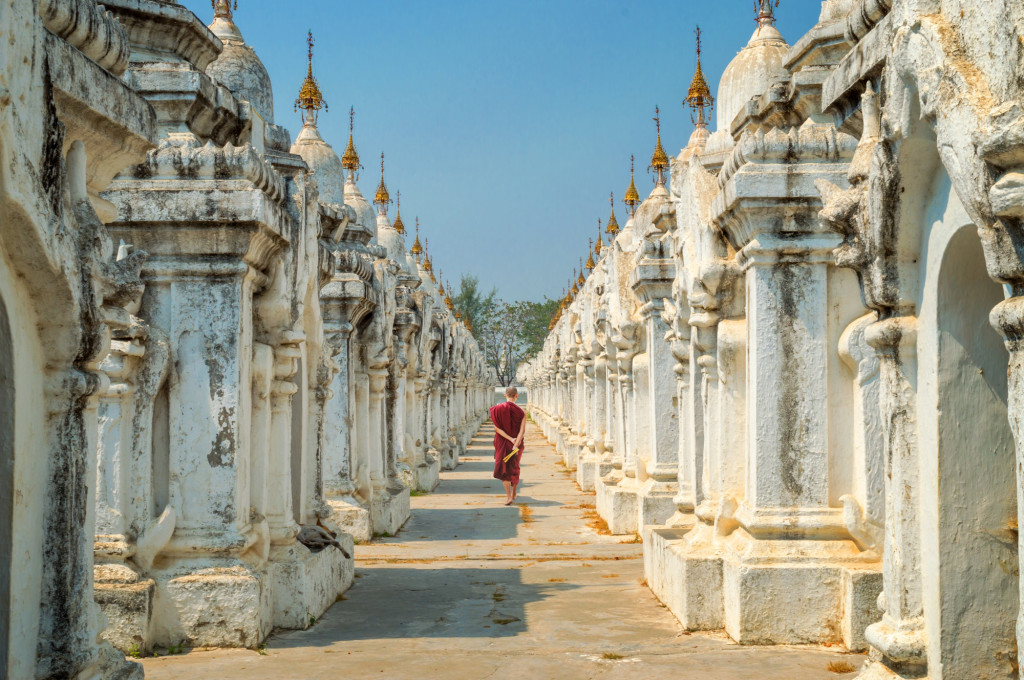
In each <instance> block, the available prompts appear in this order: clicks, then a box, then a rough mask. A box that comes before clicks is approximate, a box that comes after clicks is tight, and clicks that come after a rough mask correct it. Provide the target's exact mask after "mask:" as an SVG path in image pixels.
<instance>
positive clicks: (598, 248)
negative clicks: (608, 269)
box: [594, 209, 619, 259]
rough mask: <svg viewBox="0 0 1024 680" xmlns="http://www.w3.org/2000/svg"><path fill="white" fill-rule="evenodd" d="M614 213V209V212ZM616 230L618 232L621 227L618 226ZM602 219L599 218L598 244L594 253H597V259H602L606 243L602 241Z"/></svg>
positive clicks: (595, 245)
mask: <svg viewBox="0 0 1024 680" xmlns="http://www.w3.org/2000/svg"><path fill="white" fill-rule="evenodd" d="M612 212H613V213H614V209H613V210H612ZM615 230H616V231H618V230H619V227H618V225H616V227H615ZM601 239H602V237H601V218H600V217H598V218H597V243H596V244H594V252H595V253H597V258H598V259H601V248H603V247H604V241H602V240H601Z"/></svg>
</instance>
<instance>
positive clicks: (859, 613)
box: [842, 569, 882, 652]
mask: <svg viewBox="0 0 1024 680" xmlns="http://www.w3.org/2000/svg"><path fill="white" fill-rule="evenodd" d="M880 592H882V572H881V571H878V570H875V569H844V570H843V621H842V624H843V626H842V634H843V644H844V645H846V648H847V649H849V650H850V651H852V652H863V651H867V649H868V647H869V645H868V641H867V639H866V638H865V637H864V630H865V629H866V628H867V627H868V626H870V625H871V624H872V623H874V622H875V621H877V620H878V619H879V617H880V616H881V615H882V612H881V611H879V609H878V593H880Z"/></svg>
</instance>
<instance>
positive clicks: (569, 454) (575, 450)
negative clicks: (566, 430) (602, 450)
mask: <svg viewBox="0 0 1024 680" xmlns="http://www.w3.org/2000/svg"><path fill="white" fill-rule="evenodd" d="M582 449H583V445H582V444H581V443H580V440H579V437H569V438H568V439H567V440H566V442H565V452H564V453H563V454H562V461H563V462H564V463H565V467H566V468H568V469H569V470H575V469H576V467H577V465H578V464H579V461H580V451H582Z"/></svg>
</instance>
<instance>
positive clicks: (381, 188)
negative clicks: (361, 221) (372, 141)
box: [373, 151, 391, 215]
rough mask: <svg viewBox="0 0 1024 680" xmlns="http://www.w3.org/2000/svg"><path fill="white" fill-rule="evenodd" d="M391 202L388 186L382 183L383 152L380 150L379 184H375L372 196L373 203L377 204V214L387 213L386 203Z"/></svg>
mask: <svg viewBox="0 0 1024 680" xmlns="http://www.w3.org/2000/svg"><path fill="white" fill-rule="evenodd" d="M390 203H391V195H390V194H389V193H388V187H387V185H385V184H384V152H383V151H381V152H380V184H379V185H378V186H377V193H376V195H374V197H373V204H374V205H375V206H377V214H379V215H387V214H388V205H389V204H390Z"/></svg>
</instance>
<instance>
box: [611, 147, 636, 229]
mask: <svg viewBox="0 0 1024 680" xmlns="http://www.w3.org/2000/svg"><path fill="white" fill-rule="evenodd" d="M633 162H634V159H633V156H632V155H630V157H629V188H628V189H626V197H625V198H623V199H622V202H623V203H625V204H626V213H627V214H628V215H629V216H630V217H632V216H633V214H634V213H635V212H636V207H637V206H638V205H640V193H639V192H638V191H637V190H636V182H634V181H633ZM608 226H609V227H611V225H608ZM615 226H618V224H616V225H615Z"/></svg>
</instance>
